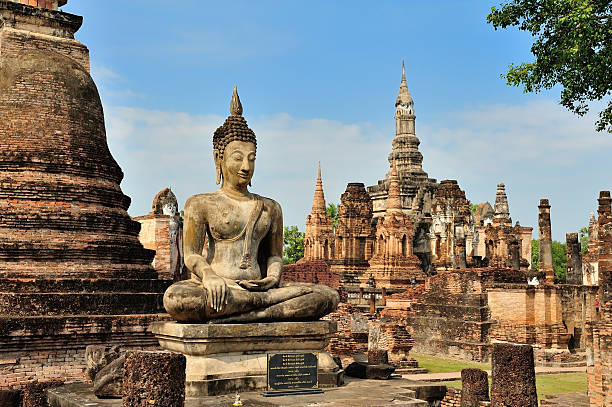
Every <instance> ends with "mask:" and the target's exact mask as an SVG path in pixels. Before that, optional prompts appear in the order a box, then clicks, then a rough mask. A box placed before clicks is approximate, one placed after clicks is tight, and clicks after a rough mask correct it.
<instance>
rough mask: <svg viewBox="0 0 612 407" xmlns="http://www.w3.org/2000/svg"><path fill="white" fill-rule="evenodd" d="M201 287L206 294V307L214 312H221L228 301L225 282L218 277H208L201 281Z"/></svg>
mask: <svg viewBox="0 0 612 407" xmlns="http://www.w3.org/2000/svg"><path fill="white" fill-rule="evenodd" d="M202 286H203V287H204V288H205V289H206V291H207V292H208V305H209V306H210V307H211V308H212V309H213V310H214V311H215V312H219V311H221V310H222V309H223V307H224V306H225V305H226V304H227V301H228V292H227V291H228V290H227V285H226V284H225V280H223V279H222V278H221V277H219V276H214V275H212V276H211V275H209V276H206V278H205V279H204V280H203V281H202Z"/></svg>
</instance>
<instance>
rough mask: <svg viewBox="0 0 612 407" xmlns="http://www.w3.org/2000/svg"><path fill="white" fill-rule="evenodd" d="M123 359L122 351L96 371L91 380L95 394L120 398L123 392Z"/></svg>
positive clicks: (124, 356) (124, 357)
mask: <svg viewBox="0 0 612 407" xmlns="http://www.w3.org/2000/svg"><path fill="white" fill-rule="evenodd" d="M125 359H126V354H125V353H123V354H122V355H120V356H119V357H118V358H117V359H115V360H113V361H112V362H110V363H109V364H108V365H106V366H104V368H103V369H102V370H100V371H99V372H98V374H97V375H96V377H95V379H94V381H93V389H94V393H95V395H96V396H98V397H114V398H121V395H122V394H123V376H124V373H125Z"/></svg>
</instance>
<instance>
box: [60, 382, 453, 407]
mask: <svg viewBox="0 0 612 407" xmlns="http://www.w3.org/2000/svg"><path fill="white" fill-rule="evenodd" d="M445 392H446V388H445V386H443V385H439V384H435V383H425V382H415V381H412V380H405V379H400V378H395V379H390V380H359V379H352V378H346V384H345V385H344V386H342V387H338V388H332V389H324V393H323V394H311V395H295V396H280V397H263V396H262V395H261V392H250V393H241V398H242V402H243V403H244V405H245V406H249V407H281V406H282V407H296V406H309V407H341V406H342V407H383V406H408V407H427V405H428V404H427V402H426V401H423V400H419V399H416V398H415V397H417V396H418V397H422V398H427V397H432V396H435V397H439V398H441V397H443V395H444V394H445ZM49 400H50V401H51V403H50V404H51V406H54V407H58V406H61V407H84V406H88V407H120V406H121V400H119V399H114V400H109V399H106V400H103V399H102V400H101V399H98V398H96V397H95V396H94V395H93V393H92V391H91V386H90V385H88V384H72V385H66V386H63V387H61V388H57V389H53V390H51V391H49ZM234 400H235V396H234V395H225V396H213V397H202V398H197V399H196V398H188V399H186V401H185V407H209V406H216V407H226V406H227V407H230V406H232V404H233V403H234Z"/></svg>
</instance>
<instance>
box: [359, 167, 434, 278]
mask: <svg viewBox="0 0 612 407" xmlns="http://www.w3.org/2000/svg"><path fill="white" fill-rule="evenodd" d="M390 181H391V182H390V184H389V191H388V194H387V205H386V209H385V214H384V215H383V216H381V217H379V218H378V221H377V222H376V249H375V252H374V256H372V258H370V261H369V263H370V270H369V272H370V275H371V276H372V277H373V279H374V282H375V284H376V286H377V287H385V288H408V287H409V286H410V285H411V284H413V282H414V281H424V280H425V277H426V275H425V273H423V270H422V269H421V261H420V260H419V258H418V257H417V256H415V255H414V253H413V252H412V247H413V246H412V239H413V237H414V236H413V233H414V229H413V227H412V222H411V221H410V218H409V217H408V215H406V214H405V213H404V211H402V201H401V199H400V191H399V181H398V176H397V167H396V165H395V164H393V168H392V170H391V176H390Z"/></svg>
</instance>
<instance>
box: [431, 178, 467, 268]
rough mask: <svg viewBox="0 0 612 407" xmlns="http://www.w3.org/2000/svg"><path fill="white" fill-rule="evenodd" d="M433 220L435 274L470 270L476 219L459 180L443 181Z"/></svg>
mask: <svg viewBox="0 0 612 407" xmlns="http://www.w3.org/2000/svg"><path fill="white" fill-rule="evenodd" d="M431 217H432V225H431V229H430V233H429V234H430V237H431V243H430V244H431V246H432V250H431V251H432V260H431V261H432V268H433V270H438V271H442V270H452V269H457V268H461V269H464V268H466V266H467V263H466V251H469V252H470V257H471V255H472V252H473V249H472V240H473V236H472V235H473V219H472V214H471V212H470V202H469V201H468V200H467V198H466V197H465V192H464V191H463V190H461V189H460V188H459V184H458V183H457V181H456V180H443V181H440V185H439V187H438V189H437V190H436V193H435V194H434V197H433V207H432V214H431ZM466 242H468V243H469V248H468V247H466Z"/></svg>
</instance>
